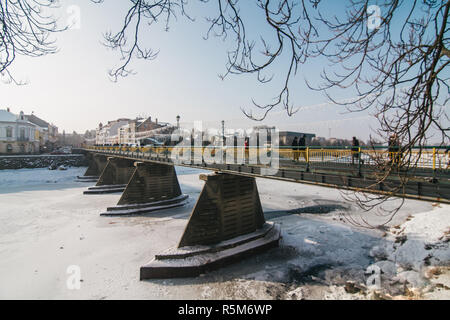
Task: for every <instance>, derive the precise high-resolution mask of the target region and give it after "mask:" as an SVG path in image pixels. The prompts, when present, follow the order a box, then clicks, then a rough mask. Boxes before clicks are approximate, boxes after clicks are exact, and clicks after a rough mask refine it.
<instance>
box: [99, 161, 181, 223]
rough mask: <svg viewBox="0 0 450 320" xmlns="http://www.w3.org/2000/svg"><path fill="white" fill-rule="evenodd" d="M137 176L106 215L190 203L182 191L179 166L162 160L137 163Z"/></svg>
mask: <svg viewBox="0 0 450 320" xmlns="http://www.w3.org/2000/svg"><path fill="white" fill-rule="evenodd" d="M134 165H135V170H134V172H133V175H132V177H131V179H130V181H129V182H128V184H127V186H126V188H125V191H124V192H123V194H122V197H121V198H120V200H119V202H118V204H117V206H115V207H110V208H108V209H107V212H105V213H103V214H101V215H104V216H113V215H114V216H115V215H132V214H142V213H148V212H152V211H156V210H162V209H167V208H174V207H179V206H182V205H184V204H185V203H186V199H187V198H188V195H184V194H182V193H181V188H180V184H179V183H178V178H177V174H176V171H175V167H174V166H172V165H166V164H158V163H144V162H136V163H135V164H134Z"/></svg>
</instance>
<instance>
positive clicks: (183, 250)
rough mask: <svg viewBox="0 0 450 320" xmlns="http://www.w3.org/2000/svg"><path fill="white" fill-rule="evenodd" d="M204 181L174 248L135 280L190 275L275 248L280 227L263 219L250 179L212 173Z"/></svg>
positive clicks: (147, 267) (143, 270)
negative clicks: (182, 232)
mask: <svg viewBox="0 0 450 320" xmlns="http://www.w3.org/2000/svg"><path fill="white" fill-rule="evenodd" d="M200 179H201V180H204V181H205V182H206V183H205V185H204V187H203V190H202V192H201V194H200V196H199V199H198V201H197V203H196V205H195V207H194V209H193V212H192V214H191V216H190V219H189V222H188V225H187V227H186V229H185V231H184V234H183V235H182V237H181V240H180V242H179V245H178V247H176V248H170V249H169V250H167V251H166V252H163V253H161V254H158V255H156V256H155V258H154V259H153V260H152V261H150V262H149V263H148V264H146V265H144V266H142V267H141V269H140V279H141V280H143V279H154V278H159V279H160V278H174V277H194V276H198V275H200V274H202V273H204V272H206V271H209V270H212V269H215V268H219V267H221V266H223V265H225V264H228V263H232V262H233V261H239V260H241V259H242V258H243V257H244V256H247V255H250V254H253V253H256V252H259V251H262V250H265V249H268V248H271V247H276V246H278V243H279V240H280V227H279V225H276V224H273V223H266V222H265V219H264V214H263V211H262V207H261V202H260V199H259V194H258V189H257V186H256V181H255V179H254V178H252V177H244V176H239V175H233V174H224V173H215V174H212V175H201V176H200Z"/></svg>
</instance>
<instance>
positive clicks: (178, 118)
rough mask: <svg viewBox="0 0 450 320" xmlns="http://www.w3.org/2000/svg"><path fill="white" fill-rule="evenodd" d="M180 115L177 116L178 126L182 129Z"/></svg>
mask: <svg viewBox="0 0 450 320" xmlns="http://www.w3.org/2000/svg"><path fill="white" fill-rule="evenodd" d="M180 118H181V117H180V116H179V115H178V116H177V128H178V129H180Z"/></svg>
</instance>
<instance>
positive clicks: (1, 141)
mask: <svg viewBox="0 0 450 320" xmlns="http://www.w3.org/2000/svg"><path fill="white" fill-rule="evenodd" d="M35 153H39V131H38V129H37V126H36V125H35V124H33V123H31V122H29V121H28V120H27V119H26V117H25V115H24V113H23V112H20V114H19V115H15V114H13V113H11V112H10V111H9V109H6V110H4V109H0V154H35Z"/></svg>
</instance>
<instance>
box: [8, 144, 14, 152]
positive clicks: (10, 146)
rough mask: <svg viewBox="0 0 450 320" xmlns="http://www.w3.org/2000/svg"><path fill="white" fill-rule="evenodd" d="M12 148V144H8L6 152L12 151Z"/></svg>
mask: <svg viewBox="0 0 450 320" xmlns="http://www.w3.org/2000/svg"><path fill="white" fill-rule="evenodd" d="M12 150H13V147H12V145H10V144H8V145H7V146H6V152H8V153H11V152H12Z"/></svg>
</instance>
